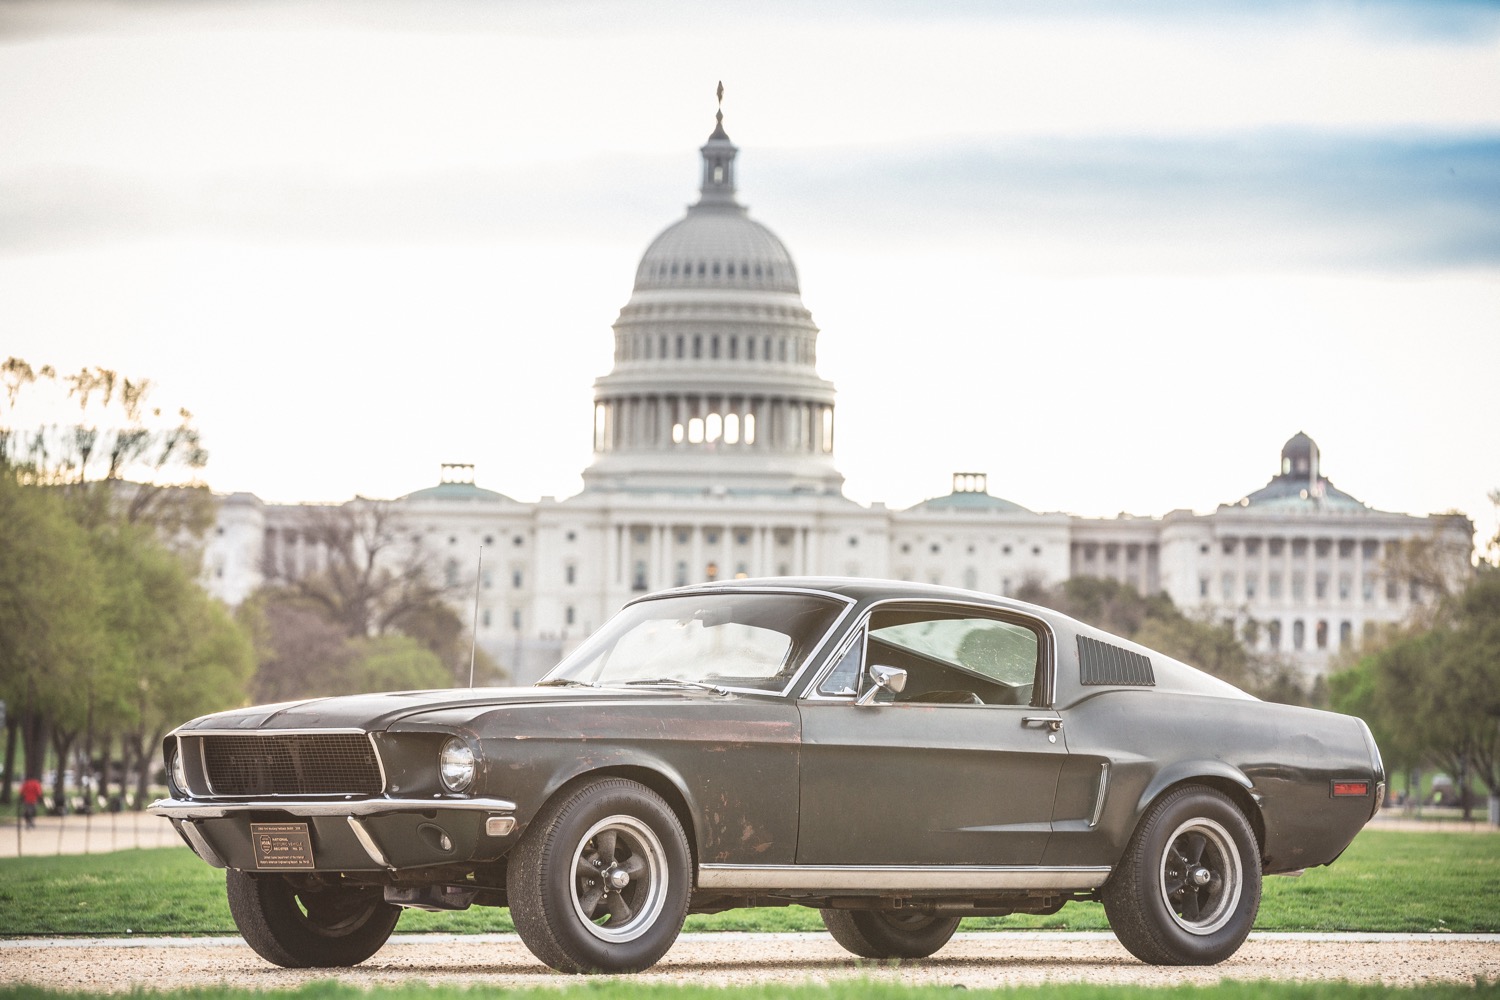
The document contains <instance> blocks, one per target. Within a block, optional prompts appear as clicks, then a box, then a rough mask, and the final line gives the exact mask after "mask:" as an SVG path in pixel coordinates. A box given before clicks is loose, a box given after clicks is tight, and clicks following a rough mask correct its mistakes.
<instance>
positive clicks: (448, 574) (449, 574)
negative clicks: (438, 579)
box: [443, 559, 458, 587]
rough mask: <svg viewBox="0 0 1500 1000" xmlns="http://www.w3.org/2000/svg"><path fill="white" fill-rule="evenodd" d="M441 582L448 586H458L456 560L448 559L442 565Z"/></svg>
mask: <svg viewBox="0 0 1500 1000" xmlns="http://www.w3.org/2000/svg"><path fill="white" fill-rule="evenodd" d="M443 582H444V583H446V584H447V585H448V586H450V587H456V586H458V560H457V559H449V560H448V562H447V563H446V564H444V566H443Z"/></svg>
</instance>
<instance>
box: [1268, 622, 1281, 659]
mask: <svg viewBox="0 0 1500 1000" xmlns="http://www.w3.org/2000/svg"><path fill="white" fill-rule="evenodd" d="M1266 635H1267V636H1268V637H1269V638H1270V641H1271V651H1272V652H1273V653H1274V652H1277V651H1278V650H1280V649H1281V622H1279V621H1273V622H1271V624H1269V625H1267V626H1266Z"/></svg>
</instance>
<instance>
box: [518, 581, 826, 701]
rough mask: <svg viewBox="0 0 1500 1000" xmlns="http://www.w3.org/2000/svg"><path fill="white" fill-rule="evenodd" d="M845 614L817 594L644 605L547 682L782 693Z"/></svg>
mask: <svg viewBox="0 0 1500 1000" xmlns="http://www.w3.org/2000/svg"><path fill="white" fill-rule="evenodd" d="M844 608H845V605H844V604H843V603H842V602H840V601H837V600H835V599H833V598H829V597H820V596H817V595H814V594H776V593H753V592H751V593H732V594H693V595H689V596H676V597H662V598H656V599H653V600H646V601H641V602H639V603H636V604H632V605H630V606H629V607H627V608H624V609H623V610H621V611H620V613H619V614H617V615H615V617H614V618H612V619H610V620H609V621H608V622H606V623H605V625H604V627H603V628H601V629H600V630H599V631H597V632H595V633H594V634H593V635H592V636H590V637H589V638H588V640H587V641H586V642H584V644H583V645H582V646H580V647H578V649H577V650H576V651H575V652H574V653H573V654H572V655H571V656H569V657H568V658H567V659H565V660H563V662H562V663H560V664H558V665H557V666H556V667H554V668H553V669H552V671H551V672H550V673H548V674H547V676H546V677H545V678H543V679H542V681H541V683H543V684H569V683H573V684H589V685H598V686H600V687H614V686H624V685H630V684H634V685H637V686H648V685H650V684H661V685H662V686H663V687H672V686H682V685H684V684H687V685H707V686H712V687H717V688H741V689H747V690H752V691H778V692H779V691H781V690H783V689H784V688H785V687H786V685H787V683H788V682H789V681H790V680H791V678H792V675H793V674H795V673H796V672H797V670H798V669H799V668H800V667H801V666H802V664H803V663H805V662H806V660H807V657H808V656H809V654H811V653H812V651H813V650H814V649H815V648H817V645H818V642H819V640H821V639H822V637H823V635H824V634H825V633H826V632H827V631H828V629H829V627H830V626H832V625H833V623H834V622H835V621H837V620H838V617H839V615H840V613H841V612H842V611H843V610H844Z"/></svg>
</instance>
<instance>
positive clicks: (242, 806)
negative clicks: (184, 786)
mask: <svg viewBox="0 0 1500 1000" xmlns="http://www.w3.org/2000/svg"><path fill="white" fill-rule="evenodd" d="M432 809H442V810H446V809H460V810H464V811H468V812H515V811H516V804H515V803H514V802H511V801H510V800H509V799H353V800H350V801H345V802H329V801H326V800H306V799H302V800H298V799H261V800H256V801H252V802H197V801H194V800H191V799H157V800H156V801H155V802H153V803H151V804H150V805H149V806H147V807H146V812H148V813H150V814H151V815H153V816H165V817H166V818H167V819H221V818H223V817H225V816H235V815H238V814H240V813H247V812H284V813H291V814H292V815H294V816H383V815H385V814H386V813H398V812H427V811H429V810H432Z"/></svg>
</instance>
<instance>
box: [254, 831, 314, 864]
mask: <svg viewBox="0 0 1500 1000" xmlns="http://www.w3.org/2000/svg"><path fill="white" fill-rule="evenodd" d="M250 843H251V844H252V845H254V850H255V867H256V868H259V869H262V870H265V869H274V870H281V871H285V870H288V869H292V870H297V869H302V870H310V869H311V868H312V866H313V852H312V835H311V834H310V833H308V832H307V824H306V823H251V824H250Z"/></svg>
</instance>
